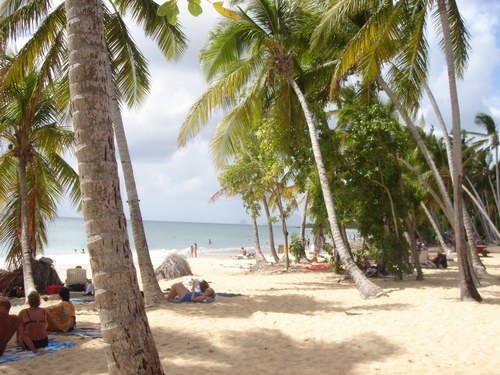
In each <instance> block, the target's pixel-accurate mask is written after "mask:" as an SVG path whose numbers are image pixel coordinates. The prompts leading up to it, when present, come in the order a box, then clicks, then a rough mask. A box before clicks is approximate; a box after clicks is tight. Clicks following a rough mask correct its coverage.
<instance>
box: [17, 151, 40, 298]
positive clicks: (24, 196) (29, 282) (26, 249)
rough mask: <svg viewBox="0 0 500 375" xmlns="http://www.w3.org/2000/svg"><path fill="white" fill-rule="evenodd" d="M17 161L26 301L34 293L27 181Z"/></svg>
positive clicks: (22, 162) (24, 164)
mask: <svg viewBox="0 0 500 375" xmlns="http://www.w3.org/2000/svg"><path fill="white" fill-rule="evenodd" d="M18 161H19V190H20V191H19V195H20V196H21V250H22V253H23V282H24V296H25V300H26V302H27V301H28V294H30V293H31V292H33V291H36V288H35V280H34V279H33V267H32V258H33V257H32V254H31V249H30V245H29V231H28V180H27V178H26V161H25V160H24V159H23V158H18Z"/></svg>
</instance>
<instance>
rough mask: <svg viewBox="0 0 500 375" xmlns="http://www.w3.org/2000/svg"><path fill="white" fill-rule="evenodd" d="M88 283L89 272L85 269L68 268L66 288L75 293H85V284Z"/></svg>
mask: <svg viewBox="0 0 500 375" xmlns="http://www.w3.org/2000/svg"><path fill="white" fill-rule="evenodd" d="M86 282H87V270H85V269H83V268H68V269H67V270H66V283H65V286H66V288H68V289H69V290H71V291H73V292H83V291H85V283H86Z"/></svg>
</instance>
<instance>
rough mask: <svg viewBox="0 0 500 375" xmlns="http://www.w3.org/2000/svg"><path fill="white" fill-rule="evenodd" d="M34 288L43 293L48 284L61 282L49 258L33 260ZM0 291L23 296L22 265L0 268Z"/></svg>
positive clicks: (7, 294) (5, 293)
mask: <svg viewBox="0 0 500 375" xmlns="http://www.w3.org/2000/svg"><path fill="white" fill-rule="evenodd" d="M33 278H34V280H35V286H36V290H37V291H38V292H39V293H40V294H44V293H45V289H46V288H47V287H48V286H49V285H53V284H62V283H61V279H60V278H59V275H58V274H57V271H56V270H55V269H54V267H53V266H52V260H51V259H50V258H43V257H42V258H40V259H38V260H35V261H33ZM0 293H1V294H3V295H4V296H8V297H24V280H23V266H21V267H19V268H18V269H16V270H14V271H7V270H0Z"/></svg>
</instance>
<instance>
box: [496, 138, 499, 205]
mask: <svg viewBox="0 0 500 375" xmlns="http://www.w3.org/2000/svg"><path fill="white" fill-rule="evenodd" d="M495 174H496V178H497V181H496V182H497V202H500V180H499V179H498V145H495Z"/></svg>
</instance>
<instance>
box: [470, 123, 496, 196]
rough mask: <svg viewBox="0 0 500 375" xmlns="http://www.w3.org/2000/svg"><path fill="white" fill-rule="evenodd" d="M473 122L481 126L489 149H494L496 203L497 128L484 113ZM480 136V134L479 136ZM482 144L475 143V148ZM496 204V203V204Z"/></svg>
mask: <svg viewBox="0 0 500 375" xmlns="http://www.w3.org/2000/svg"><path fill="white" fill-rule="evenodd" d="M474 122H475V123H476V124H477V125H479V126H481V127H484V129H485V130H486V135H487V136H488V138H489V147H491V148H492V149H493V148H494V149H495V178H496V198H495V201H496V202H500V180H499V178H498V177H499V176H498V146H499V145H500V141H499V139H498V131H497V127H496V124H495V120H493V117H491V116H490V115H488V114H486V113H478V114H477V115H476V117H475V119H474ZM471 134H475V135H480V134H478V133H473V132H471ZM481 135H482V134H481ZM482 144H484V142H477V143H476V144H475V146H479V145H482ZM497 204H498V203H497Z"/></svg>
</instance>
